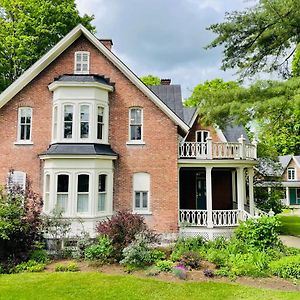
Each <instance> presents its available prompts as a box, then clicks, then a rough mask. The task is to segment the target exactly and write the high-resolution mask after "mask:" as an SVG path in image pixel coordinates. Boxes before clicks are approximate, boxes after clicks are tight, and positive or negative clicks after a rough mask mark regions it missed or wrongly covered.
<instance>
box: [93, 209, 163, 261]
mask: <svg viewBox="0 0 300 300" xmlns="http://www.w3.org/2000/svg"><path fill="white" fill-rule="evenodd" d="M96 231H97V232H98V233H99V234H100V235H106V236H108V237H109V238H110V239H111V241H112V246H113V248H114V250H113V256H114V258H115V259H117V260H118V261H119V260H120V259H121V258H122V251H123V249H124V248H125V247H127V246H128V245H129V244H130V243H131V242H133V241H134V240H135V236H136V235H137V234H138V233H143V234H144V235H146V236H147V238H148V240H149V241H152V242H154V241H156V239H157V237H156V235H155V234H154V233H153V232H152V231H151V230H150V229H149V228H148V226H147V224H146V223H145V221H144V218H143V217H142V216H140V215H136V214H132V213H130V212H128V211H118V212H116V214H115V215H113V216H112V217H111V218H110V219H107V220H104V221H100V222H99V223H98V224H97V227H96Z"/></svg>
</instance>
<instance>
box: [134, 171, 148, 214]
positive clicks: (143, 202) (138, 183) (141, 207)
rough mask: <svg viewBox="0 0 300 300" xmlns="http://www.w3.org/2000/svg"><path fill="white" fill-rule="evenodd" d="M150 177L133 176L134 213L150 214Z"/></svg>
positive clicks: (138, 174)
mask: <svg viewBox="0 0 300 300" xmlns="http://www.w3.org/2000/svg"><path fill="white" fill-rule="evenodd" d="M149 193H150V175H149V174H148V173H135V174H133V200H134V211H136V212H145V211H146V212H149Z"/></svg>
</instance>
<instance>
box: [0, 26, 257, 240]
mask: <svg viewBox="0 0 300 300" xmlns="http://www.w3.org/2000/svg"><path fill="white" fill-rule="evenodd" d="M111 45H112V43H111V41H110V40H98V39H97V38H96V37H95V36H94V35H92V34H91V33H90V32H89V31H88V30H87V29H85V28H84V27H83V26H81V25H79V26H77V27H76V28H74V29H73V30H72V31H71V32H70V33H69V34H68V35H67V36H66V37H64V38H63V39H62V40H61V41H60V42H59V43H58V44H57V45H55V46H54V47H53V48H52V49H51V50H50V51H49V52H48V53H47V54H45V55H44V56H43V57H42V58H41V59H40V60H39V61H37V62H36V63H35V64H34V65H33V66H32V67H31V68H29V69H28V70H27V71H26V72H25V73H24V74H23V75H22V76H21V77H20V78H19V79H17V80H16V81H15V82H14V83H13V84H12V85H11V86H9V87H8V88H7V89H6V90H5V91H4V92H2V94H1V95H0V141H1V143H0V154H1V155H0V182H1V183H2V184H5V183H6V182H7V177H8V173H9V172H10V175H11V176H10V178H11V181H12V182H17V183H19V184H21V185H22V186H25V184H26V182H27V181H30V184H31V187H32V189H33V190H34V191H36V192H39V193H40V194H41V195H42V196H43V200H44V208H43V210H44V212H45V213H48V214H49V213H50V212H51V211H52V210H53V209H54V208H55V207H58V208H60V209H62V210H63V211H64V217H65V218H69V219H71V220H72V232H73V233H74V234H76V233H77V232H78V231H79V230H81V226H80V225H79V224H78V221H77V219H78V218H80V219H81V220H82V221H83V224H84V226H85V229H86V230H88V231H89V232H90V233H91V234H94V228H95V224H96V222H98V221H99V220H101V219H103V218H106V217H109V216H111V215H112V214H113V212H114V211H116V210H121V209H126V210H130V211H132V212H134V213H137V214H141V215H143V216H144V217H145V219H146V222H147V223H148V224H149V226H150V227H151V228H153V229H154V230H156V231H157V232H159V233H163V234H166V235H169V236H171V237H175V236H177V235H178V232H180V233H182V234H187V235H195V234H202V235H204V236H206V237H215V236H218V235H221V234H227V233H228V232H229V230H230V229H232V228H233V227H234V226H237V225H238V222H239V220H240V219H243V220H244V219H246V218H248V217H249V216H250V215H253V214H254V201H253V166H254V165H255V164H256V144H255V143H254V144H252V143H250V142H249V141H248V139H247V137H246V134H245V132H244V130H243V128H241V127H227V128H226V129H225V130H223V131H222V130H220V129H217V128H216V129H215V128H213V127H203V126H201V124H199V121H198V117H197V112H196V111H195V109H194V110H193V109H187V108H183V106H182V97H181V90H180V86H179V85H171V84H170V81H169V80H163V81H162V85H160V86H153V87H147V86H145V85H144V84H143V83H142V82H141V81H140V80H139V79H138V77H137V76H136V75H135V74H134V73H133V72H132V71H131V70H130V69H129V68H128V67H127V66H126V65H125V64H124V63H123V62H122V61H121V60H120V59H119V58H118V57H116V56H115V55H114V54H113V53H112V52H111V49H110V47H111ZM246 204H247V207H249V211H248V212H247V211H246V210H245V207H246Z"/></svg>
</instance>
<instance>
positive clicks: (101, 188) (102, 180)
mask: <svg viewBox="0 0 300 300" xmlns="http://www.w3.org/2000/svg"><path fill="white" fill-rule="evenodd" d="M106 179H107V175H104V174H101V175H99V182H98V211H106Z"/></svg>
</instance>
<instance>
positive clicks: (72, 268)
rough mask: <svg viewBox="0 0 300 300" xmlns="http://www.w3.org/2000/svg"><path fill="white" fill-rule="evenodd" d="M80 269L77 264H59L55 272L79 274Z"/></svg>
mask: <svg viewBox="0 0 300 300" xmlns="http://www.w3.org/2000/svg"><path fill="white" fill-rule="evenodd" d="M78 271H79V267H78V264H77V263H76V262H69V263H68V264H61V263H58V264H56V266H55V272H78Z"/></svg>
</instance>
